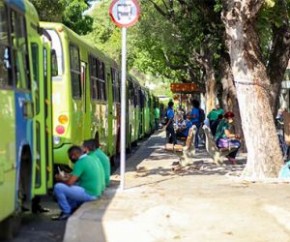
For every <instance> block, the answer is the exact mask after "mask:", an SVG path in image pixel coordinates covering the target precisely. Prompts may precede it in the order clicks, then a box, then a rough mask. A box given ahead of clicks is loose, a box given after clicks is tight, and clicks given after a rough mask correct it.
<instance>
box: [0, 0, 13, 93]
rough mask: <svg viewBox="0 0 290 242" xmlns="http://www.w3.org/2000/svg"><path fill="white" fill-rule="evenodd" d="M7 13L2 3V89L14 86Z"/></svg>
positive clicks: (0, 30)
mask: <svg viewBox="0 0 290 242" xmlns="http://www.w3.org/2000/svg"><path fill="white" fill-rule="evenodd" d="M6 13H7V10H6V8H5V6H4V5H3V3H0V88H2V87H8V86H13V79H12V69H11V54H10V47H9V42H8V28H7V24H8V23H7V15H6Z"/></svg>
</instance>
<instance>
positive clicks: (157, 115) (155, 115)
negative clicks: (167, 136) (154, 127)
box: [154, 108, 160, 119]
mask: <svg viewBox="0 0 290 242" xmlns="http://www.w3.org/2000/svg"><path fill="white" fill-rule="evenodd" d="M154 118H155V119H159V118H160V110H159V108H155V109H154Z"/></svg>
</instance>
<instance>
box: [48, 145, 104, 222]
mask: <svg viewBox="0 0 290 242" xmlns="http://www.w3.org/2000/svg"><path fill="white" fill-rule="evenodd" d="M68 156H69V158H70V160H71V161H72V162H73V163H74V168H73V171H72V172H71V173H70V174H61V173H60V174H57V175H56V176H55V179H56V181H58V183H56V184H55V185H54V190H53V194H54V196H55V198H56V200H57V203H58V205H59V207H60V209H61V213H60V215H59V216H55V217H52V220H66V219H67V218H68V217H69V216H70V215H71V214H72V212H73V211H74V210H75V209H76V208H77V207H78V206H80V205H81V204H82V203H84V202H88V201H93V200H96V199H97V197H98V196H99V194H98V191H97V185H98V184H97V183H98V177H97V176H98V174H97V170H98V169H97V164H96V161H95V160H94V159H93V158H92V157H90V156H88V155H86V154H83V152H82V149H81V147H79V146H75V145H74V146H72V147H70V148H69V150H68Z"/></svg>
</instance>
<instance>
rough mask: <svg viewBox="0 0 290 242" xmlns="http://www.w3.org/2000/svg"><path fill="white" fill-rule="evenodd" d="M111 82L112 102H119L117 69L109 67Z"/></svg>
mask: <svg viewBox="0 0 290 242" xmlns="http://www.w3.org/2000/svg"><path fill="white" fill-rule="evenodd" d="M111 76H112V84H113V98H114V102H120V87H119V78H118V76H119V75H118V72H117V70H115V69H113V68H111Z"/></svg>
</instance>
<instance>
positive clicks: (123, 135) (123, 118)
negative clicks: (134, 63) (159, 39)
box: [120, 27, 127, 191]
mask: <svg viewBox="0 0 290 242" xmlns="http://www.w3.org/2000/svg"><path fill="white" fill-rule="evenodd" d="M126 31H127V29H126V28H124V27H123V28H122V70H121V74H122V75H121V134H120V136H121V150H120V152H121V164H120V166H121V167H120V173H121V174H120V176H121V181H120V189H121V190H122V191H123V190H124V187H125V165H126Z"/></svg>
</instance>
